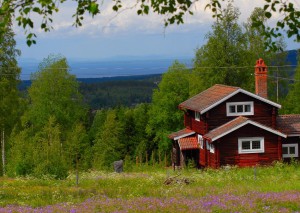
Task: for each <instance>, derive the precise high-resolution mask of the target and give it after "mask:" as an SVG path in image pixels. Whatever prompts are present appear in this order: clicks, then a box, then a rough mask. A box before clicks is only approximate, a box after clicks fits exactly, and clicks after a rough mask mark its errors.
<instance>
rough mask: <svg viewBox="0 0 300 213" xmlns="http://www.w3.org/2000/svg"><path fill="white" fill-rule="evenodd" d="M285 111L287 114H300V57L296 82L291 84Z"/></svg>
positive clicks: (295, 77)
mask: <svg viewBox="0 0 300 213" xmlns="http://www.w3.org/2000/svg"><path fill="white" fill-rule="evenodd" d="M283 112H284V113H286V114H300V57H299V56H298V66H297V68H296V73H295V76H294V82H292V84H290V88H289V92H288V95H287V97H286V99H285V101H284V106H283Z"/></svg>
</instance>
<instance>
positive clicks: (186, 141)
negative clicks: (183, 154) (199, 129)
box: [178, 136, 199, 150]
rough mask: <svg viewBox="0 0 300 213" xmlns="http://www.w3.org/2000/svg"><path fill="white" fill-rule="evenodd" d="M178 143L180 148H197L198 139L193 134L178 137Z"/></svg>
mask: <svg viewBox="0 0 300 213" xmlns="http://www.w3.org/2000/svg"><path fill="white" fill-rule="evenodd" d="M178 144H179V147H180V149H181V150H188V149H199V144H198V140H197V137H195V136H193V137H185V138H180V139H179V140H178Z"/></svg>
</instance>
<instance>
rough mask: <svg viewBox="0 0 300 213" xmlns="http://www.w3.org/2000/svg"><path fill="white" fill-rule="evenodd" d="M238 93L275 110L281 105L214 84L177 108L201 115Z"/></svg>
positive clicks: (237, 88)
mask: <svg viewBox="0 0 300 213" xmlns="http://www.w3.org/2000/svg"><path fill="white" fill-rule="evenodd" d="M239 92H241V93H244V94H246V95H249V96H251V97H253V98H256V99H258V100H260V101H263V102H265V103H268V104H270V105H273V106H275V107H277V108H281V105H279V104H277V103H275V102H272V101H270V100H268V99H265V98H263V97H261V96H258V95H255V94H253V93H251V92H248V91H246V90H243V89H241V88H239V87H233V86H226V85H222V84H216V85H214V86H212V87H210V88H208V89H207V90H204V91H203V92H201V93H199V94H198V95H195V96H193V97H192V98H190V99H188V100H186V101H184V102H182V103H181V104H179V108H181V109H190V110H193V111H197V112H200V113H201V114H203V113H205V112H207V111H208V110H210V109H212V108H214V107H215V106H217V105H219V104H220V103H222V102H224V101H226V100H227V99H229V98H231V97H232V96H234V95H236V94H237V93H239Z"/></svg>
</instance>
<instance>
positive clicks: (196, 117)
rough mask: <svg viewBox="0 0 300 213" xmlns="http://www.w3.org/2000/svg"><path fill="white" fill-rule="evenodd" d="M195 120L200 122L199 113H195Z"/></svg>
mask: <svg viewBox="0 0 300 213" xmlns="http://www.w3.org/2000/svg"><path fill="white" fill-rule="evenodd" d="M195 120H196V121H200V112H196V111H195Z"/></svg>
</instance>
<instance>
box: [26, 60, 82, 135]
mask: <svg viewBox="0 0 300 213" xmlns="http://www.w3.org/2000/svg"><path fill="white" fill-rule="evenodd" d="M78 88H79V85H78V82H77V81H76V78H75V76H74V75H71V74H69V66H68V64H67V61H66V59H65V58H62V57H61V56H49V57H48V58H46V59H44V60H43V62H42V63H41V64H40V65H39V71H38V72H35V73H34V74H33V75H32V85H31V87H30V88H29V91H28V93H29V96H30V100H31V107H30V108H29V110H28V112H27V113H28V118H29V119H28V122H30V123H32V124H33V125H35V126H37V127H39V126H43V125H44V124H45V122H47V121H48V118H49V117H50V116H54V117H55V118H56V119H57V122H58V123H59V124H61V125H62V126H61V127H62V128H63V130H65V129H70V128H72V126H73V124H74V123H75V122H78V121H83V117H84V116H85V112H84V111H83V105H82V96H81V94H80V93H79V92H78Z"/></svg>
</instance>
